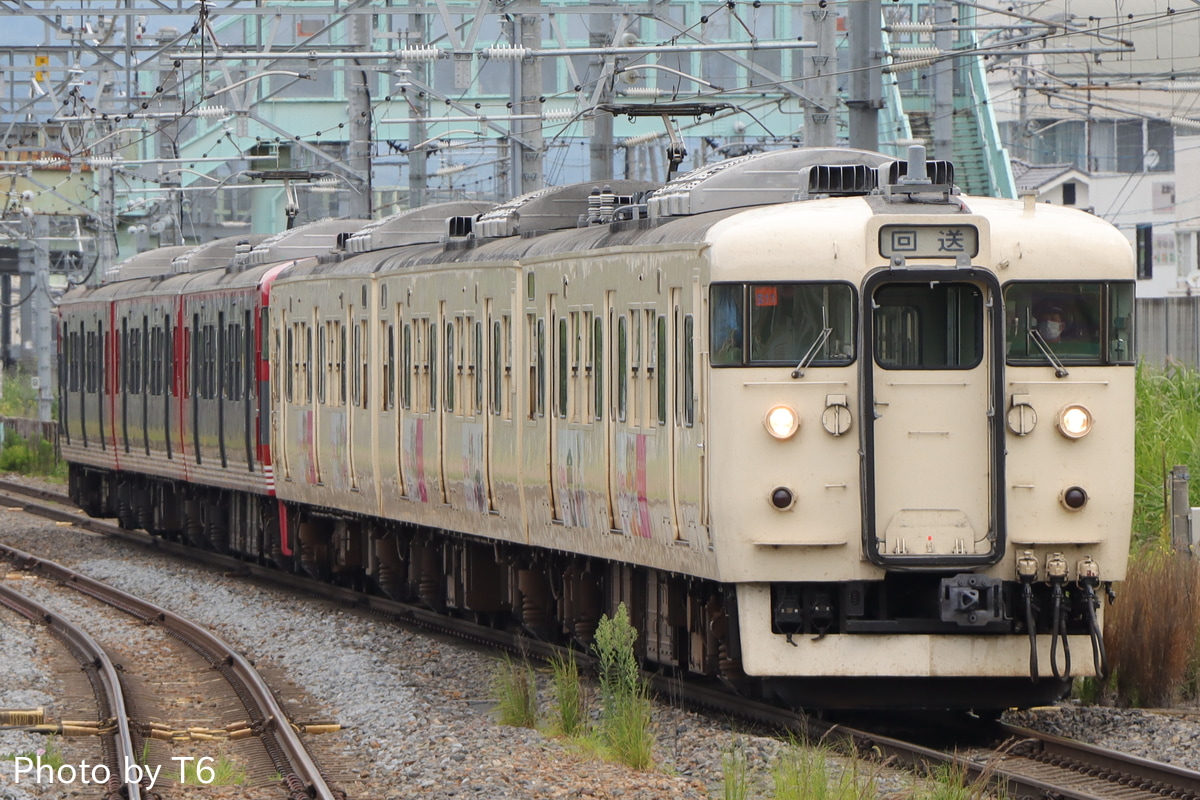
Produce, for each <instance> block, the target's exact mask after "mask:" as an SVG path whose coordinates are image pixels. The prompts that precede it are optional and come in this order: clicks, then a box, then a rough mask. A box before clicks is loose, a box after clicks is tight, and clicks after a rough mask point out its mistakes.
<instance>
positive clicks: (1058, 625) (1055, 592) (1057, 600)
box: [1046, 553, 1071, 678]
mask: <svg viewBox="0 0 1200 800" xmlns="http://www.w3.org/2000/svg"><path fill="white" fill-rule="evenodd" d="M1046 575H1047V577H1048V578H1049V579H1050V597H1051V601H1052V602H1051V604H1050V605H1051V607H1050V617H1051V622H1050V671H1051V672H1052V673H1054V677H1055V678H1069V677H1071V646H1070V643H1069V642H1068V641H1067V626H1066V624H1065V621H1064V619H1063V584H1065V583H1066V582H1067V560H1066V559H1065V558H1063V556H1062V554H1061V553H1055V554H1054V555H1052V556H1051V557H1050V558H1048V559H1047V560H1046ZM1060 633H1061V636H1062V642H1063V662H1064V667H1065V669H1064V671H1063V672H1062V673H1059V670H1058V639H1059V635H1060Z"/></svg>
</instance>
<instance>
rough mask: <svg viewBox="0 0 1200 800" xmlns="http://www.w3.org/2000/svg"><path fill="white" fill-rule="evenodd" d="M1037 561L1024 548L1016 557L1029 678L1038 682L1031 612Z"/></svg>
mask: <svg viewBox="0 0 1200 800" xmlns="http://www.w3.org/2000/svg"><path fill="white" fill-rule="evenodd" d="M1037 571H1038V563H1037V559H1036V558H1034V557H1033V553H1032V552H1030V551H1028V550H1026V551H1025V552H1024V553H1022V554H1021V556H1020V558H1018V559H1017V577H1018V578H1020V579H1021V600H1022V601H1023V602H1024V604H1025V630H1026V632H1028V634H1029V680H1030V681H1032V682H1033V683H1037V682H1038V653H1037V625H1036V624H1034V614H1033V582H1034V581H1036V580H1037Z"/></svg>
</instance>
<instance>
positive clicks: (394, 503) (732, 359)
mask: <svg viewBox="0 0 1200 800" xmlns="http://www.w3.org/2000/svg"><path fill="white" fill-rule="evenodd" d="M156 252H157V251H151V252H150V253H146V254H142V255H141V256H138V257H136V258H135V259H131V261H130V262H127V263H126V264H125V265H122V267H121V269H120V270H118V274H117V275H116V276H115V277H116V278H117V279H115V280H112V281H110V282H107V283H104V284H103V285H100V286H96V287H77V288H74V289H72V290H71V291H69V292H68V293H67V294H66V295H64V297H63V298H62V300H61V302H60V304H59V314H60V323H59V324H60V330H59V331H58V340H59V342H60V353H59V361H58V364H59V370H60V375H59V411H60V414H59V416H60V424H61V433H60V440H61V448H62V453H63V456H64V458H65V459H66V460H67V461H68V462H69V466H70V469H69V486H70V494H71V497H72V498H73V500H74V501H75V502H76V503H78V504H79V506H80V507H81V508H82V509H84V510H85V511H86V512H87V513H89V514H93V515H99V516H111V517H116V518H117V520H118V521H119V523H120V524H121V525H122V526H124V527H127V528H142V529H145V530H147V531H149V532H150V533H152V534H154V535H157V536H162V537H166V538H169V539H174V540H179V541H183V542H187V543H190V544H192V545H194V546H196V547H201V548H206V549H213V550H217V551H221V552H225V553H229V554H233V555H236V556H238V557H240V558H243V559H248V560H254V561H258V562H263V563H270V564H273V565H277V566H278V567H279V568H281V569H285V570H290V571H295V572H301V573H307V574H309V575H312V576H314V577H318V578H321V579H324V580H328V581H333V582H336V583H339V584H341V585H346V586H352V587H357V588H360V589H362V590H365V591H371V592H377V593H380V594H383V595H387V596H390V597H394V598H397V599H402V600H406V601H409V602H412V603H416V604H420V605H422V606H425V607H428V608H431V609H435V610H437V611H439V612H444V613H447V614H452V615H456V616H461V617H464V618H468V619H472V620H475V621H478V622H481V623H483V624H488V625H494V626H498V627H505V628H511V629H514V630H521V631H524V632H525V633H527V634H528V635H530V636H536V637H541V638H544V639H547V640H551V641H557V642H564V643H575V644H577V645H578V646H580V647H584V648H586V647H587V646H588V645H589V643H590V642H591V638H592V635H593V633H594V631H595V628H596V624H597V622H598V620H600V619H601V618H602V617H603V616H604V615H606V614H607V615H612V614H614V613H615V612H616V610H617V609H618V608H619V606H620V604H624V605H625V607H626V609H627V610H628V612H629V614H630V619H631V621H632V623H633V624H634V626H635V627H636V628H637V629H638V631H639V636H638V640H637V645H636V647H637V649H638V656H639V657H640V658H641V659H642V660H643V663H644V664H645V665H646V666H647V667H649V668H653V669H659V670H664V671H668V672H672V673H675V674H680V675H689V676H691V677H693V678H695V679H696V680H700V681H711V682H713V683H714V684H723V685H725V686H726V687H728V688H729V689H730V690H733V691H738V692H743V693H746V694H753V695H755V696H761V697H765V698H769V699H772V700H775V701H777V702H780V703H784V704H787V705H789V706H792V707H801V708H819V709H830V710H835V709H885V708H896V709H917V708H929V709H975V710H978V711H991V712H994V711H996V710H999V709H1004V708H1008V707H1024V706H1030V705H1035V704H1041V703H1047V702H1052V701H1054V700H1056V699H1059V698H1061V697H1062V696H1063V695H1064V694H1065V693H1066V692H1068V691H1069V689H1070V686H1071V681H1072V678H1073V677H1075V676H1080V675H1097V674H1103V673H1104V671H1105V670H1106V669H1107V664H1106V661H1107V659H1106V656H1105V652H1104V641H1103V633H1102V630H1103V627H1102V626H1103V607H1104V601H1105V598H1106V597H1107V598H1108V601H1109V602H1111V601H1112V599H1113V593H1112V589H1111V586H1112V583H1113V582H1116V581H1120V580H1121V579H1122V578H1123V577H1124V572H1125V568H1126V558H1127V554H1128V549H1129V536H1130V524H1131V516H1132V498H1133V458H1132V450H1133V424H1134V413H1133V405H1134V399H1133V398H1134V390H1133V382H1134V372H1135V370H1134V365H1135V360H1136V350H1135V342H1134V340H1133V332H1134V325H1133V317H1132V315H1133V308H1134V276H1135V267H1134V258H1133V254H1132V252H1131V248H1130V245H1129V243H1128V242H1127V240H1126V239H1125V238H1124V237H1123V236H1122V235H1121V234H1120V233H1119V232H1118V231H1117V230H1116V229H1115V228H1114V227H1112V226H1111V225H1109V224H1108V223H1106V222H1104V221H1103V220H1101V219H1099V218H1097V217H1095V216H1093V215H1091V214H1088V213H1086V212H1083V211H1080V210H1075V209H1071V208H1065V207H1059V206H1053V205H1048V204H1043V203H1035V202H1034V201H1033V199H1032V198H1031V197H1025V198H1021V199H1017V200H1007V199H997V198H989V197H972V196H966V195H963V194H962V193H961V192H960V191H959V189H958V188H957V187H956V186H955V184H954V165H953V164H952V163H951V162H948V161H939V160H929V159H927V158H926V157H925V155H924V152H923V150H921V149H919V148H917V149H914V150H913V151H912V152H911V153H910V154H909V156H908V157H907V158H894V157H889V156H886V155H882V154H878V153H871V152H865V151H859V150H853V149H846V148H816V149H804V148H796V149H784V150H777V151H772V152H767V153H759V154H753V155H748V156H742V157H738V158H732V159H729V160H726V161H721V162H718V163H714V164H711V165H709V166H705V167H702V168H700V169H698V170H696V171H693V172H690V173H687V174H684V175H679V176H676V177H674V178H672V179H671V180H669V181H668V182H666V183H663V184H653V183H647V182H638V181H627V180H614V181H612V182H610V183H608V184H600V185H593V184H586V183H585V184H572V185H568V186H558V187H551V188H547V189H543V190H541V191H538V192H534V193H532V194H528V195H523V196H520V197H517V198H514V199H512V200H510V201H507V202H504V203H500V204H484V203H476V202H470V201H462V202H453V203H445V204H437V205H430V206H426V207H422V208H417V209H411V210H408V211H404V212H401V213H399V214H397V215H393V216H391V217H388V218H385V219H381V220H376V221H370V222H368V221H366V220H337V219H329V220H323V221H320V222H315V223H311V224H308V225H302V226H299V227H297V228H294V229H292V230H289V231H284V232H282V233H279V234H276V235H274V236H269V237H262V236H256V237H241V238H237V237H235V238H233V239H223V240H218V241H215V242H210V243H207V244H204V245H200V246H198V247H195V248H191V249H188V248H183V249H182V250H178V249H172V250H169V251H164V252H162V253H159V254H156Z"/></svg>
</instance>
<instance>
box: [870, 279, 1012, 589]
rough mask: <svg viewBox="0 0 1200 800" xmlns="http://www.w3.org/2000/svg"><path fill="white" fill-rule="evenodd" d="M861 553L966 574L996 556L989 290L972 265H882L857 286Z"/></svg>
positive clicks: (999, 458)
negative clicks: (965, 569)
mask: <svg viewBox="0 0 1200 800" xmlns="http://www.w3.org/2000/svg"><path fill="white" fill-rule="evenodd" d="M863 298H864V312H863V321H864V325H863V330H864V341H863V359H862V378H863V404H864V405H863V409H862V414H861V419H862V420H863V425H862V432H861V436H862V440H863V441H862V445H863V458H864V460H865V464H864V470H863V476H864V479H865V480H864V486H863V549H864V553H865V555H866V556H867V557H868V558H869V559H870V560H871V561H872V562H874V563H876V564H881V565H900V564H903V565H907V566H920V565H928V566H934V565H936V566H956V565H957V566H962V567H970V566H975V565H980V564H989V563H993V562H995V561H997V560H998V559H999V558H1000V557H1001V555H1002V554H1003V552H1004V538H1005V537H1004V520H1005V514H1004V437H1003V427H1002V425H1003V420H1002V416H1003V415H1002V413H1001V410H1000V409H1001V402H1000V400H1001V398H1003V397H1004V392H1003V364H1004V350H1003V329H1002V327H1001V324H1002V319H1003V316H1002V314H1001V308H1000V303H1001V296H1000V287H999V284H998V283H997V282H996V280H995V278H994V277H993V276H992V275H990V274H989V273H986V272H983V271H979V270H973V269H967V268H962V269H955V270H940V269H936V270H935V269H920V268H917V269H891V270H882V271H879V272H876V273H874V274H873V275H872V276H870V277H869V278H868V279H867V281H866V284H865V286H864V287H863Z"/></svg>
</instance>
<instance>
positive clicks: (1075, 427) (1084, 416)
mask: <svg viewBox="0 0 1200 800" xmlns="http://www.w3.org/2000/svg"><path fill="white" fill-rule="evenodd" d="M1091 430H1092V412H1090V411H1088V410H1087V408H1086V407H1084V406H1081V405H1078V404H1072V405H1069V406H1066V407H1064V408H1063V410H1062V411H1059V412H1058V432H1059V433H1061V434H1062V435H1063V436H1065V437H1067V438H1068V439H1082V438H1083V437H1084V436H1087V435H1088V434H1089V433H1091Z"/></svg>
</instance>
